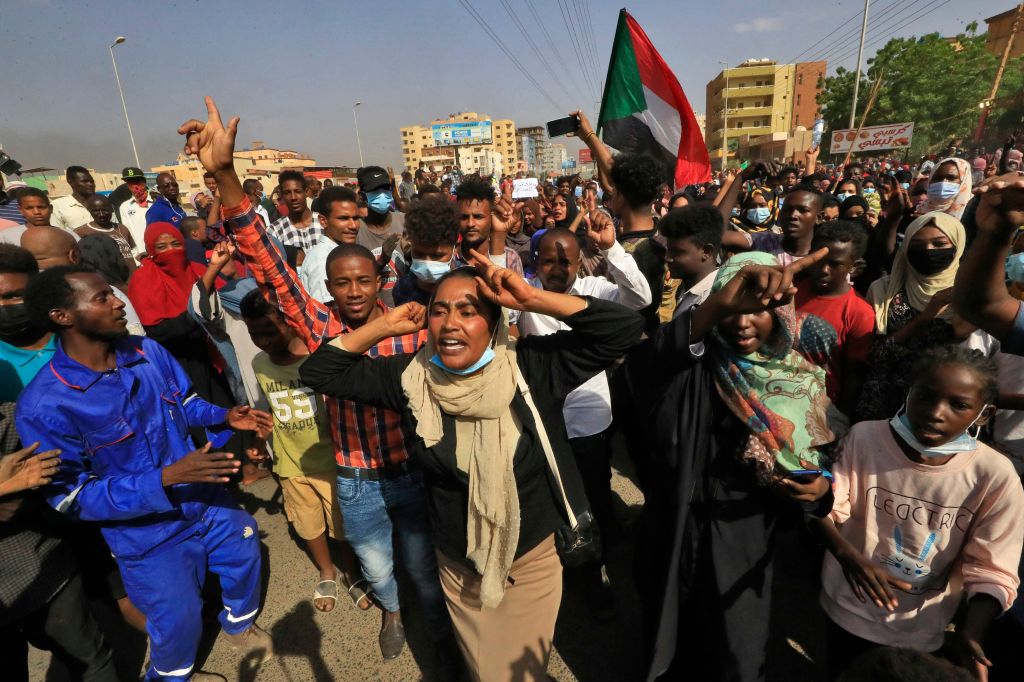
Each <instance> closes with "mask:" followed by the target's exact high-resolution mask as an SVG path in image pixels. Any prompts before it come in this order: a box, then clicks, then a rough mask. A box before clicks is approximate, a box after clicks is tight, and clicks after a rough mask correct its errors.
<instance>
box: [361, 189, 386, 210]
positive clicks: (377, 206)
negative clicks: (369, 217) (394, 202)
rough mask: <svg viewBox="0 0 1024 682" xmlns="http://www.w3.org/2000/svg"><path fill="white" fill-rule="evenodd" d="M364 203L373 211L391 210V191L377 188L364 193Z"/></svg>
mask: <svg viewBox="0 0 1024 682" xmlns="http://www.w3.org/2000/svg"><path fill="white" fill-rule="evenodd" d="M366 205H367V207H369V209H370V210H371V211H373V212H374V213H387V212H388V211H389V210H391V192H389V191H387V190H378V191H375V192H370V193H369V194H368V195H366Z"/></svg>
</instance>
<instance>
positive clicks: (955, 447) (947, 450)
mask: <svg viewBox="0 0 1024 682" xmlns="http://www.w3.org/2000/svg"><path fill="white" fill-rule="evenodd" d="M908 400H909V398H908ZM987 407H988V403H985V404H984V405H983V406H982V408H981V411H980V412H978V416H977V417H975V418H974V421H972V422H971V423H970V425H969V426H968V427H967V430H966V431H964V432H963V433H961V434H960V435H959V436H957V437H956V438H953V439H952V440H950V441H949V442H947V443H943V444H942V445H925V444H924V443H922V442H921V441H919V440H918V439H917V436H915V435H914V431H913V430H912V429H911V428H910V420H909V419H907V404H906V402H904V403H903V407H901V408H900V411H899V412H897V413H896V416H895V417H893V418H892V419H890V420H889V425H890V426H891V427H892V428H893V431H895V432H896V434H897V435H898V436H899V437H900V438H901V439H902V440H903V442H904V443H906V444H907V445H909V446H910V447H912V448H914V449H915V450H917V452H918V453H919V454H920V455H921V456H922V457H924V458H936V457H949V456H950V455H956V454H959V453H961V452H974V451H975V450H977V449H978V434H979V433H980V432H981V427H980V426H979V427H977V429H975V431H974V433H971V429H974V428H975V426H974V425H975V424H976V423H977V422H978V420H979V419H981V415H983V414H985V409H986V408H987Z"/></svg>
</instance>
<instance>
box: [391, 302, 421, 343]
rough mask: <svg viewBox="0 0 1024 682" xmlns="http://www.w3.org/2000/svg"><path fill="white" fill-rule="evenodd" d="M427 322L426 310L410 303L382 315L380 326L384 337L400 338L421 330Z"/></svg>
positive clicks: (419, 305) (418, 304)
mask: <svg viewBox="0 0 1024 682" xmlns="http://www.w3.org/2000/svg"><path fill="white" fill-rule="evenodd" d="M426 321H427V309H426V308H425V307H424V306H423V305H422V304H420V303H415V302H413V301H410V302H408V303H403V304H402V305H400V306H398V307H395V308H392V309H391V310H389V311H387V312H386V313H384V316H383V317H382V318H381V324H382V325H383V326H384V330H385V331H384V333H385V335H386V336H402V335H404V334H412V333H413V332H418V331H419V330H421V329H423V325H425V324H426Z"/></svg>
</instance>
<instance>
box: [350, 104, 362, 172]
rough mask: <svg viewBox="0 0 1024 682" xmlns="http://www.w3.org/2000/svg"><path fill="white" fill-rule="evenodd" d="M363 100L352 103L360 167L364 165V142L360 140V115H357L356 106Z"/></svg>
mask: <svg viewBox="0 0 1024 682" xmlns="http://www.w3.org/2000/svg"><path fill="white" fill-rule="evenodd" d="M360 104H362V102H356V103H355V104H353V105H352V120H353V121H354V122H355V124H356V146H357V147H359V167H360V168H362V167H363V143H362V142H360V141H359V117H358V116H356V107H358V106H359V105H360Z"/></svg>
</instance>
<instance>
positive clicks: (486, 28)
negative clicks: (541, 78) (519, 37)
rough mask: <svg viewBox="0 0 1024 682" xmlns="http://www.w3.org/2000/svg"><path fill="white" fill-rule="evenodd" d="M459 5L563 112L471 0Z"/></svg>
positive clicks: (554, 105) (513, 63)
mask: <svg viewBox="0 0 1024 682" xmlns="http://www.w3.org/2000/svg"><path fill="white" fill-rule="evenodd" d="M459 4H461V5H462V6H463V8H465V10H466V11H467V12H468V13H469V15H470V16H471V17H473V18H474V19H475V20H476V22H477V23H478V24H480V28H482V29H483V30H484V31H485V32H486V33H487V34H488V35H489V36H490V37H491V40H493V41H494V42H495V44H497V46H498V47H499V48H501V51H502V52H504V53H505V56H506V57H508V58H509V61H511V62H512V65H513V66H515V67H516V68H517V69H519V72H520V73H522V74H523V76H524V77H525V78H526V80H528V81H530V83H532V84H533V86H534V87H535V88H537V91H538V92H539V93H540V94H542V95H544V97H545V98H546V99H547V100H548V101H549V102H551V105H552V106H553V107H555V109H557V110H558V111H561V110H562V108H561V107H559V106H558V103H557V102H555V100H554V98H553V97H551V95H549V94H548V91H547V90H545V89H544V88H543V87H542V86H541V84H540V83H538V82H537V80H536V79H535V78H534V77H533V76H531V75H530V72H529V71H527V70H526V68H525V67H524V66H523V64H522V63H521V62H520V61H519V59H517V58H516V56H515V55H514V54H513V53H512V51H511V50H509V49H508V48H507V47H506V46H505V43H503V42H502V40H501V38H499V37H498V34H497V33H495V32H494V31H493V30H492V29H491V27H490V25H489V24H488V23H487V20H486V19H484V18H483V17H482V16H480V13H479V12H477V11H476V9H474V8H473V5H471V4H470V2H469V0H459Z"/></svg>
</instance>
